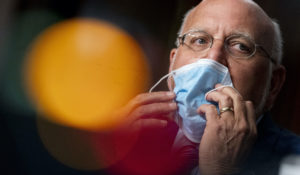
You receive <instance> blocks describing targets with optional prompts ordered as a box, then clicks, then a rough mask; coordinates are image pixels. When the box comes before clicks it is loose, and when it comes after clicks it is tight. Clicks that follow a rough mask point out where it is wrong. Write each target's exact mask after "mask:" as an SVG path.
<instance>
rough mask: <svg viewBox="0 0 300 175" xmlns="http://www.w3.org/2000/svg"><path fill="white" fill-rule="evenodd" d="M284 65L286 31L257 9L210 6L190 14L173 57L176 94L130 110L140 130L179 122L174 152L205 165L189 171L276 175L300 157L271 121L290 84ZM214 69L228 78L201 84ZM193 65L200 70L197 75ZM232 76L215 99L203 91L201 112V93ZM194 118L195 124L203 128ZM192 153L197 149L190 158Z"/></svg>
mask: <svg viewBox="0 0 300 175" xmlns="http://www.w3.org/2000/svg"><path fill="white" fill-rule="evenodd" d="M281 57H282V40H281V36H280V29H279V26H278V24H277V23H276V22H274V21H273V20H271V19H270V17H268V15H267V14H266V13H265V12H264V11H263V10H262V9H261V8H260V7H259V6H258V5H257V4H256V3H254V2H253V1H251V0H226V1H224V0H204V1H202V2H201V3H200V4H199V5H198V6H196V7H195V8H193V9H191V10H190V11H189V12H188V13H187V14H186V17H185V18H184V21H183V24H182V26H181V29H180V31H179V37H178V41H177V48H174V49H172V50H171V53H170V72H171V74H170V75H169V79H168V80H169V81H168V85H169V88H170V90H171V92H152V93H145V94H141V95H138V96H137V97H136V98H134V99H133V100H132V101H131V102H130V105H129V106H131V107H132V106H134V108H133V109H132V110H131V111H130V114H129V116H130V119H132V121H133V126H136V127H137V128H141V126H142V127H158V128H159V127H161V128H164V127H166V126H167V124H168V122H169V121H172V120H175V121H176V122H177V124H178V125H179V131H178V133H177V136H176V139H175V143H174V144H173V148H172V149H174V148H175V149H174V150H175V152H176V153H178V154H181V153H187V152H188V153H189V154H187V155H193V154H196V155H197V158H198V160H197V165H196V166H195V167H193V168H192V167H189V166H187V167H189V168H191V169H189V172H191V173H194V174H198V173H200V174H203V175H204V174H214V175H217V174H231V173H241V174H276V173H277V171H278V166H279V164H280V161H281V159H282V158H283V157H284V156H286V155H288V154H294V153H300V139H299V138H298V137H297V136H295V135H293V134H291V133H289V132H287V131H284V130H280V129H279V128H277V127H276V126H275V125H274V124H273V123H272V122H271V120H270V118H269V114H268V111H269V110H270V109H271V107H272V105H273V103H274V101H275V99H276V96H277V95H278V93H279V91H280V89H281V87H282V85H283V83H284V80H285V68H284V67H283V66H282V65H281V64H280V63H281ZM203 60H206V61H203ZM203 62H206V63H203ZM195 63H197V64H195ZM208 63H209V65H210V68H211V67H212V68H211V69H212V70H213V71H215V72H217V73H218V71H216V70H215V68H214V67H216V66H217V67H221V68H222V70H225V72H222V73H219V74H208V75H206V74H203V75H201V76H199V75H198V72H199V71H198V70H200V69H201V70H203V71H207V70H206V68H207V67H205V66H202V67H201V66H200V67H199V65H207V64H208ZM187 65H193V66H189V67H196V68H195V71H196V72H195V71H189V68H188V67H187ZM211 65H213V66H211ZM183 67H185V68H184V70H185V71H186V70H187V71H186V74H185V75H183V74H182V72H183ZM181 68H182V69H181ZM198 68H199V69H198ZM180 69H181V70H182V71H177V72H176V70H180ZM190 70H192V68H190ZM197 71H198V72H197ZM226 71H227V73H226ZM174 72H175V73H174ZM179 74H180V75H179ZM191 74H193V75H191ZM226 74H228V75H229V80H228V81H227V82H226V84H224V81H223V80H220V81H217V83H216V84H214V85H213V86H215V87H212V88H211V89H213V90H212V91H210V92H208V91H209V90H211V89H206V91H203V92H204V93H205V96H204V95H203V94H202V96H203V97H201V98H203V99H200V102H201V100H202V101H203V100H207V101H208V102H209V103H200V104H199V103H198V102H199V99H197V98H198V96H199V98H200V96H201V92H199V94H198V95H197V93H198V92H197V93H194V92H195V91H197V89H198V90H199V91H202V89H205V88H202V86H205V84H206V83H207V82H209V79H210V78H213V77H214V76H216V78H218V76H226ZM179 76H181V77H179ZM188 76H190V77H188ZM178 77H179V78H181V79H180V80H178V79H179V78H178ZM203 77H205V78H204V79H203ZM189 78H190V79H189ZM176 79H177V80H176ZM206 80H207V81H206ZM190 82H192V84H189V83H190ZM193 82H196V83H194V84H193ZM222 83H223V84H222ZM184 84H187V87H185V86H184ZM224 85H226V86H224ZM176 88H177V89H176ZM183 91H184V92H185V93H187V95H186V96H188V97H185V95H182V92H183ZM192 91H193V92H192ZM203 92H202V93H203ZM193 98H196V99H193ZM197 100H198V101H197ZM189 103H193V105H194V104H196V105H198V106H197V108H196V109H194V110H195V111H196V112H197V115H196V116H195V115H194V116H193V115H191V116H190V114H187V113H189V112H190V111H191V110H193V109H192V108H193V107H190V108H189V107H187V106H188V105H189ZM194 107H195V106H194ZM189 117H194V118H195V123H196V124H197V125H195V123H194V124H193V123H191V122H190V121H189V120H190V118H189ZM200 118H202V120H200ZM186 121H187V122H186ZM199 121H200V122H199ZM203 121H204V126H200V125H201V124H203ZM197 122H199V123H197ZM197 127H198V128H197ZM197 129H198V130H199V131H198V130H197ZM201 130H202V131H201ZM197 134H198V135H197ZM185 147H189V148H191V147H192V148H193V147H194V148H195V149H190V150H187V151H186V150H185V149H184V148H185ZM183 150H184V151H183ZM192 169H193V170H192Z"/></svg>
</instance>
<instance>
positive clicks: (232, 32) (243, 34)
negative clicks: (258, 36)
mask: <svg viewBox="0 0 300 175" xmlns="http://www.w3.org/2000/svg"><path fill="white" fill-rule="evenodd" d="M232 35H237V36H243V37H247V38H249V39H251V40H253V41H254V38H253V37H252V36H251V35H250V34H249V33H247V32H242V31H239V30H234V31H231V32H230V33H229V35H228V36H232Z"/></svg>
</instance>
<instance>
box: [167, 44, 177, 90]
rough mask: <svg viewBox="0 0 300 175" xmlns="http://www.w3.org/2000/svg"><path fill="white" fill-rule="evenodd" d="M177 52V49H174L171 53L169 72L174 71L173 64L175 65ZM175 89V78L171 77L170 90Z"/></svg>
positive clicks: (169, 81)
mask: <svg viewBox="0 0 300 175" xmlns="http://www.w3.org/2000/svg"><path fill="white" fill-rule="evenodd" d="M176 52H177V49H175V48H173V49H172V50H171V52H170V57H169V60H170V63H169V72H171V71H172V63H173V64H174V62H173V61H174V59H175V56H176ZM173 69H174V65H173ZM173 87H174V81H173V78H172V77H169V78H168V88H169V90H173Z"/></svg>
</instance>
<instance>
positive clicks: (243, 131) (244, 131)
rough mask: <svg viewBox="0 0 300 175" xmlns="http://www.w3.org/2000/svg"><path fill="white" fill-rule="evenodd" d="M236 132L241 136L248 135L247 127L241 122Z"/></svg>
mask: <svg viewBox="0 0 300 175" xmlns="http://www.w3.org/2000/svg"><path fill="white" fill-rule="evenodd" d="M236 130H237V131H236V132H238V133H240V134H242V135H248V134H249V132H250V129H249V126H248V125H247V124H246V123H245V122H243V123H241V124H240V125H239V126H238V127H237V128H236Z"/></svg>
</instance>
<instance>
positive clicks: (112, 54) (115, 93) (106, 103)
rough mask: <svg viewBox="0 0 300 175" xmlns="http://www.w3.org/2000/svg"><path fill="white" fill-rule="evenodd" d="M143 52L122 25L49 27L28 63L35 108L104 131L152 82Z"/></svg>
mask: <svg viewBox="0 0 300 175" xmlns="http://www.w3.org/2000/svg"><path fill="white" fill-rule="evenodd" d="M148 71H149V69H148V65H147V62H146V58H145V55H144V53H143V51H142V49H141V48H140V47H139V45H138V44H137V42H136V41H135V40H134V39H133V38H132V37H131V36H129V35H128V34H127V33H126V32H124V31H123V30H121V29H120V28H118V27H116V26H114V25H112V24H110V23H108V22H104V21H100V20H96V19H72V20H67V21H64V22H60V23H58V24H55V25H53V26H51V27H50V28H48V29H47V30H46V31H45V32H43V33H42V34H41V35H40V36H39V37H38V38H37V39H36V41H35V42H34V43H33V45H32V46H31V49H30V50H29V52H28V57H27V60H26V64H25V80H26V86H27V87H28V92H29V95H30V97H31V98H32V100H33V102H34V104H35V105H36V107H37V109H38V110H39V112H41V114H42V115H43V116H46V117H47V118H48V119H50V120H51V121H54V122H57V123H59V124H63V125H66V126H71V127H76V128H81V129H88V130H99V129H100V130H103V129H104V130H106V129H110V128H111V127H113V126H115V125H116V124H119V123H120V122H121V121H122V120H123V119H121V118H120V117H119V116H117V115H114V113H115V112H117V111H118V109H119V108H120V107H121V106H123V105H125V104H126V103H127V102H128V101H129V100H130V99H131V98H133V97H134V96H135V95H136V94H138V93H140V92H143V91H145V89H146V88H147V87H148V83H149V72H148Z"/></svg>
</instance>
